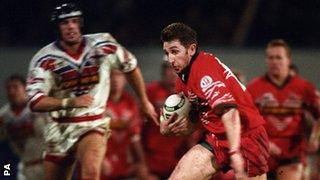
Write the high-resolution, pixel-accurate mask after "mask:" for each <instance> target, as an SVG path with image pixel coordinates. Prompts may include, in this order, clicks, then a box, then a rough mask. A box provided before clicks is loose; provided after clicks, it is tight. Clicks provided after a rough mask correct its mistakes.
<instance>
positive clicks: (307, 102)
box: [248, 39, 320, 179]
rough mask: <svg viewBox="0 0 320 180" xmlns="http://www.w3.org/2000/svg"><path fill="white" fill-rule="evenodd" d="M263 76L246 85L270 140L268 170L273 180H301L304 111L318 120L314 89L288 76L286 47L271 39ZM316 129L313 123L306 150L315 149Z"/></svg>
mask: <svg viewBox="0 0 320 180" xmlns="http://www.w3.org/2000/svg"><path fill="white" fill-rule="evenodd" d="M266 63H267V67H268V70H267V73H266V74H265V75H263V76H260V77H257V78H255V79H254V80H252V82H250V83H249V84H248V91H249V92H250V93H251V95H252V97H253V99H254V101H255V103H256V105H257V106H258V107H259V109H260V112H261V114H262V115H263V117H264V119H265V120H266V124H265V128H266V130H267V132H268V135H269V139H270V154H271V157H270V159H269V167H270V171H272V172H274V173H275V176H276V178H277V179H301V176H302V165H303V163H304V162H305V156H306V145H307V144H306V143H307V139H306V129H307V128H306V122H305V119H304V118H303V114H304V112H305V111H308V112H310V113H312V114H313V116H314V117H315V118H319V117H320V108H319V107H320V106H319V104H318V102H317V96H316V89H315V87H314V86H313V85H312V84H311V83H310V82H308V81H306V80H304V79H302V78H301V77H300V76H299V75H294V76H293V75H290V73H289V66H290V64H291V50H290V47H289V45H288V44H287V43H286V42H285V41H283V40H281V39H275V40H272V41H270V42H269V43H268V45H267V47H266ZM318 128H319V127H318V126H317V123H314V127H313V128H312V132H311V135H310V139H309V148H308V149H309V150H314V151H315V150H316V149H317V146H318V145H317V144H318V142H317V140H318V137H319V135H317V134H318V133H319V132H318V130H317V129H318Z"/></svg>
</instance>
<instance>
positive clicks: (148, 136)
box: [142, 62, 190, 179]
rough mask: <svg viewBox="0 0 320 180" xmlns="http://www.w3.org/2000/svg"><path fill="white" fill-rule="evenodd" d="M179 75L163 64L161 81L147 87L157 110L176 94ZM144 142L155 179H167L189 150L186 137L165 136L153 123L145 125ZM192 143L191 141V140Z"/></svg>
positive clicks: (148, 162)
mask: <svg viewBox="0 0 320 180" xmlns="http://www.w3.org/2000/svg"><path fill="white" fill-rule="evenodd" d="M177 77H178V76H177V74H176V73H175V71H174V70H173V68H172V67H171V66H170V64H168V63H167V62H163V63H162V64H161V80H159V81H154V82H152V83H150V84H149V85H148V86H147V94H148V97H149V99H150V101H151V103H152V104H153V105H154V107H155V108H156V110H158V113H159V110H160V108H162V107H163V104H164V101H165V100H166V98H167V97H168V96H169V95H171V94H173V93H175V92H176V91H175V83H176V79H177ZM142 139H143V140H142V142H143V144H144V149H145V152H146V158H147V164H148V167H149V170H150V173H151V174H153V177H152V178H153V179H167V178H168V177H169V176H170V173H171V172H172V171H173V169H174V167H175V166H176V164H177V163H178V161H179V159H180V158H181V157H182V155H183V154H184V153H185V152H186V151H187V149H188V146H189V145H188V141H187V139H186V137H175V136H170V137H166V136H163V135H162V134H161V133H160V131H159V126H156V125H155V124H154V123H152V122H145V124H144V125H143V133H142ZM189 141H190V140H189Z"/></svg>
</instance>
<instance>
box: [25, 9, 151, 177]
mask: <svg viewBox="0 0 320 180" xmlns="http://www.w3.org/2000/svg"><path fill="white" fill-rule="evenodd" d="M51 20H52V22H53V23H54V24H55V27H56V28H57V32H58V35H59V38H58V39H57V40H56V41H54V42H52V43H50V44H49V45H47V46H45V47H44V48H42V49H41V50H40V51H38V52H37V53H36V55H35V56H34V57H33V58H32V60H31V62H30V68H29V75H28V86H27V89H28V94H29V104H30V108H31V109H32V110H33V111H43V112H50V115H51V117H52V121H51V122H50V123H48V124H47V129H48V130H47V132H46V142H47V148H46V154H45V171H46V179H61V178H69V177H70V176H71V171H72V164H74V161H75V160H77V161H78V162H79V163H80V169H81V174H80V175H81V178H82V179H99V176H100V170H101V163H102V160H103V159H104V154H105V152H106V140H107V138H106V137H107V136H109V121H110V119H109V118H106V117H104V115H103V113H104V111H105V105H106V102H107V99H108V96H109V89H110V78H109V76H110V70H111V69H112V68H117V69H119V70H121V71H122V72H124V73H126V76H127V79H128V81H129V83H130V84H131V85H132V86H133V89H134V90H135V91H136V93H137V95H138V98H139V100H140V102H141V107H142V110H143V111H144V113H145V115H146V117H147V118H149V119H153V120H154V121H155V122H156V123H157V119H156V116H157V114H156V112H155V110H154V108H153V106H152V104H151V103H150V102H149V100H148V98H147V95H146V92H145V86H144V81H143V77H142V74H141V71H140V69H139V68H138V67H137V60H136V58H135V57H134V56H133V55H132V54H131V53H130V52H129V51H128V50H126V49H125V48H124V47H123V46H121V45H120V44H119V43H118V42H117V41H116V40H115V39H114V38H113V37H112V36H111V35H110V34H109V33H98V34H89V35H82V32H81V27H82V26H83V19H82V12H81V10H80V9H79V8H77V7H76V6H75V4H73V3H67V4H62V5H60V6H58V7H56V8H55V9H54V11H53V14H52V19H51Z"/></svg>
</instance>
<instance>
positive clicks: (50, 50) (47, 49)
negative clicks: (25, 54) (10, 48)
mask: <svg viewBox="0 0 320 180" xmlns="http://www.w3.org/2000/svg"><path fill="white" fill-rule="evenodd" d="M54 44H55V42H52V43H50V44H47V45H46V46H44V47H42V48H41V49H40V50H38V51H37V52H36V54H35V55H34V56H33V59H37V58H41V57H43V56H47V55H50V54H54V52H55V51H57V50H56V48H55V45H54Z"/></svg>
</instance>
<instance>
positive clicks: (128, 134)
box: [101, 70, 153, 180]
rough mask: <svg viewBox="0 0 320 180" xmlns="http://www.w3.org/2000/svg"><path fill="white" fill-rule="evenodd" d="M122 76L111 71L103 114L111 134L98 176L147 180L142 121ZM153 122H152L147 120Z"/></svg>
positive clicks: (118, 72) (119, 72)
mask: <svg viewBox="0 0 320 180" xmlns="http://www.w3.org/2000/svg"><path fill="white" fill-rule="evenodd" d="M125 85H126V78H125V75H124V74H123V73H122V72H121V71H119V70H112V71H111V84H110V86H111V89H110V97H109V100H108V103H107V110H106V113H107V115H108V116H110V117H111V121H110V129H111V130H112V134H111V136H110V138H109V140H108V143H107V147H108V148H107V149H108V150H107V152H106V156H105V160H104V161H103V163H102V178H101V179H108V180H112V179H114V180H117V179H129V178H134V177H138V179H147V177H148V174H147V173H148V171H147V167H146V161H145V157H144V152H143V147H142V144H141V125H142V120H141V116H140V111H139V108H138V106H137V104H136V101H135V99H134V97H133V96H131V95H130V94H129V93H128V92H126V91H125ZM151 123H153V122H151Z"/></svg>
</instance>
